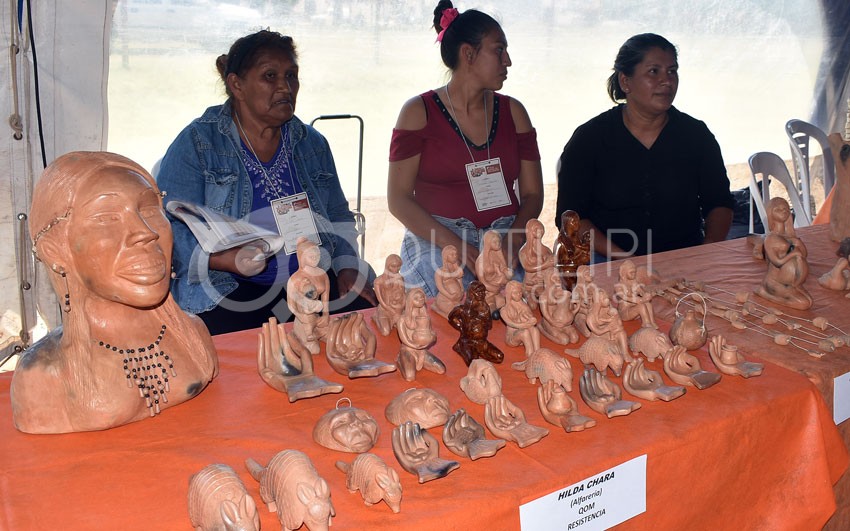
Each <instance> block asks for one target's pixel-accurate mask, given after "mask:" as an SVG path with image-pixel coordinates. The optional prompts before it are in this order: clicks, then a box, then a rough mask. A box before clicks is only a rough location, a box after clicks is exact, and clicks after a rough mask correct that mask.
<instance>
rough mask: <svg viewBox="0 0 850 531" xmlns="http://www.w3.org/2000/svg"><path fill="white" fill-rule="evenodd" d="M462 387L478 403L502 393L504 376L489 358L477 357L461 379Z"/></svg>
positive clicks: (469, 397) (468, 396) (484, 402)
mask: <svg viewBox="0 0 850 531" xmlns="http://www.w3.org/2000/svg"><path fill="white" fill-rule="evenodd" d="M460 388H461V390H462V391H463V393H464V394H465V395H466V398H468V399H470V400H471V401H473V402H475V403H476V404H486V403H487V400H489V399H490V398H492V397H494V396H499V395H500V394H502V377H501V376H499V373H498V372H497V371H496V367H495V366H494V365H493V364H492V363H490V362H489V361H487V360H482V359H475V360H472V363H470V364H469V370H468V371H467V372H466V376H464V377H463V378H461V379H460Z"/></svg>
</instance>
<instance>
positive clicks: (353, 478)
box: [336, 453, 402, 514]
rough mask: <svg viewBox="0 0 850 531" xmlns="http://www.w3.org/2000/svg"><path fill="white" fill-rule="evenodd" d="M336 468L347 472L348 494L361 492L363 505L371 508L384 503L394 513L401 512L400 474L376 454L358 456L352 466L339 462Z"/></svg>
mask: <svg viewBox="0 0 850 531" xmlns="http://www.w3.org/2000/svg"><path fill="white" fill-rule="evenodd" d="M336 467H337V468H338V469H340V470H342V471H343V472H345V488H347V489H348V492H352V493H354V492H357V491H358V490H359V491H360V495H361V496H362V497H363V503H365V504H366V506H367V507H371V506H373V505H375V504H376V503H380V502H381V501H383V502H384V503H386V504H387V507H389V508H390V509H391V510H392V512H394V513H396V514H398V513H399V512H400V511H401V494H402V488H401V480H400V478H399V477H398V472H396V471H395V470H394V469H392V468H390V467H389V466H388V465H387V464H386V463H385V462H384V460H383V459H381V458H380V457H378V456H377V455H375V454H370V453H364V454H360V455H358V456H357V457H356V458H355V459H354V461H353V462H352V463H351V464H348V463H346V462H344V461H337V462H336Z"/></svg>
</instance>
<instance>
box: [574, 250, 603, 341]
mask: <svg viewBox="0 0 850 531" xmlns="http://www.w3.org/2000/svg"><path fill="white" fill-rule="evenodd" d="M597 290H599V286H597V285H596V283H595V282H594V281H593V272H592V271H591V270H590V266H586V265H581V266H578V269H577V270H576V282H575V286H573V290H572V300H573V301H574V302H575V303H576V304H575V318H574V319H573V324H574V325H575V327H576V330H578V331H579V332H580V333H581V334H582V335H583V336H584V337H590V329H589V328H588V327H587V314H588V313H589V312H590V306H591V303H592V301H593V294H594V293H595V292H596V291H597Z"/></svg>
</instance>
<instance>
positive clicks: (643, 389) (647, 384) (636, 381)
mask: <svg viewBox="0 0 850 531" xmlns="http://www.w3.org/2000/svg"><path fill="white" fill-rule="evenodd" d="M623 388H624V389H625V390H626V392H627V393H629V394H630V395H632V396H636V397H638V398H642V399H644V400H650V401H654V400H663V401H665V402H669V401H671V400H673V399H675V398H679V397H680V396H682V395H683V394H685V388H684V387H681V386H670V385H666V384H665V383H664V379H663V378H662V377H661V373H659V372H658V371H653V370H651V369H648V368H647V367H646V365H645V363H644V361H643V358H637V359H635V360H634V361H632V362H630V363H627V364H626V368H625V369H624V371H623Z"/></svg>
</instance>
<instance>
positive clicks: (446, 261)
mask: <svg viewBox="0 0 850 531" xmlns="http://www.w3.org/2000/svg"><path fill="white" fill-rule="evenodd" d="M442 256H443V265H441V266H440V267H439V269H437V271H435V272H434V284H436V286H437V296H436V297H435V298H434V302H433V303H432V304H431V311H433V312H435V313H436V314H438V315H442V316H443V317H445V318H448V316H449V312H451V311H452V310H453V309H454V307H455V306H457V305H459V304H461V303H462V302H463V295H464V292H463V266H462V265H461V263H460V257H459V256H458V253H457V247H455V246H454V245H446V246H445V247H443V250H442Z"/></svg>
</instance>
